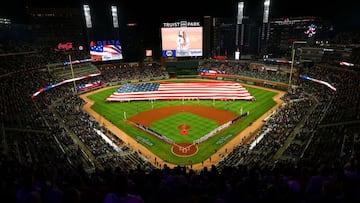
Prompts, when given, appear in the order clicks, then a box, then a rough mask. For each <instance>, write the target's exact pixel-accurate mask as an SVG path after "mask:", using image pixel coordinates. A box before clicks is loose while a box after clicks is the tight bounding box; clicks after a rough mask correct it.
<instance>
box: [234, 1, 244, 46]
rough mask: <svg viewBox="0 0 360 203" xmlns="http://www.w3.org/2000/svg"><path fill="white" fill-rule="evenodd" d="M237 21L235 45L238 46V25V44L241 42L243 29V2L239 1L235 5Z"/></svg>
mask: <svg viewBox="0 0 360 203" xmlns="http://www.w3.org/2000/svg"><path fill="white" fill-rule="evenodd" d="M237 11H238V12H237V23H236V47H238V46H239V25H241V37H240V40H241V41H240V45H242V44H243V31H244V24H243V22H242V21H243V18H244V2H239V3H238V7H237Z"/></svg>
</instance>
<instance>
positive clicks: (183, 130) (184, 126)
mask: <svg viewBox="0 0 360 203" xmlns="http://www.w3.org/2000/svg"><path fill="white" fill-rule="evenodd" d="M178 129H179V130H180V134H181V135H187V134H188V133H189V129H190V125H187V124H181V125H179V126H178Z"/></svg>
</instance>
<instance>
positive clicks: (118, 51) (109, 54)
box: [90, 40, 123, 61]
mask: <svg viewBox="0 0 360 203" xmlns="http://www.w3.org/2000/svg"><path fill="white" fill-rule="evenodd" d="M90 57H91V59H92V61H111V60H121V59H123V55H122V48H121V45H120V42H119V40H103V41H91V42H90Z"/></svg>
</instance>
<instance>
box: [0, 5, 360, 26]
mask: <svg viewBox="0 0 360 203" xmlns="http://www.w3.org/2000/svg"><path fill="white" fill-rule="evenodd" d="M83 2H90V4H91V3H95V4H103V3H104V2H114V3H116V4H117V5H118V6H119V11H120V17H123V18H124V20H126V21H137V22H139V23H143V24H154V26H156V27H158V26H159V25H161V22H168V21H178V20H196V19H198V20H202V19H203V16H205V15H208V16H213V17H235V16H236V13H237V11H236V6H237V2H239V1H235V0H223V1H195V0H182V1H164V0H156V1H135V0H102V1H101V0H57V1H54V0H12V1H8V2H6V4H3V5H2V6H1V7H0V17H8V18H12V19H13V21H14V22H20V23H21V22H22V21H23V20H24V15H23V13H24V11H25V6H26V5H38V6H39V5H40V6H42V5H47V6H56V7H59V6H60V7H61V6H63V5H65V6H71V7H78V8H80V5H81V4H82V3H83ZM204 2H207V3H204ZM219 2H221V3H219ZM296 2H297V1H294V0H272V1H271V7H270V18H282V17H292V16H293V17H297V16H317V17H324V18H326V19H328V20H330V21H331V22H333V24H334V27H335V29H337V30H338V31H352V32H359V31H360V1H357V0H341V1H330V0H299V1H298V3H296ZM244 3H245V13H244V14H245V16H249V17H251V18H254V19H257V18H258V19H261V16H262V12H263V11H262V7H263V0H244ZM122 14H123V15H122Z"/></svg>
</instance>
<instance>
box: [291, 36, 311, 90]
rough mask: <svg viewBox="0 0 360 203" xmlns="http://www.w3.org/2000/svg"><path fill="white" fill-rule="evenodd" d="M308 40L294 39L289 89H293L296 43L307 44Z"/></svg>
mask: <svg viewBox="0 0 360 203" xmlns="http://www.w3.org/2000/svg"><path fill="white" fill-rule="evenodd" d="M306 43H307V42H306V41H293V43H292V46H291V66H290V76H289V86H288V89H291V79H292V74H293V69H294V61H295V44H306Z"/></svg>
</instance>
